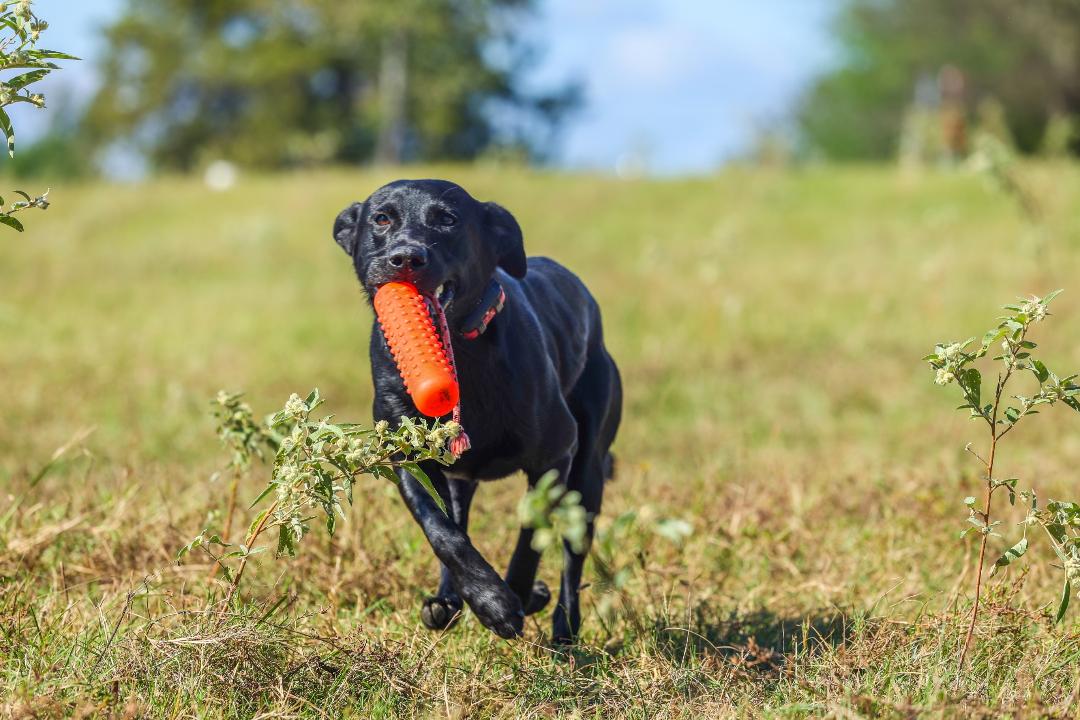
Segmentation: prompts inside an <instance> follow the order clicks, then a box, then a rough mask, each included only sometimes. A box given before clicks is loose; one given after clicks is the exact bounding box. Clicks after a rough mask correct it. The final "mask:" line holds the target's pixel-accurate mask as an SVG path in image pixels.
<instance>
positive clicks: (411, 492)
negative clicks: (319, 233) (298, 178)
mask: <svg viewBox="0 0 1080 720" xmlns="http://www.w3.org/2000/svg"><path fill="white" fill-rule="evenodd" d="M334 238H335V240H337V242H338V244H340V245H341V247H342V248H344V249H345V252H347V253H348V254H349V256H350V257H351V258H352V260H353V265H354V267H355V269H356V274H357V276H358V277H359V279H360V282H361V283H362V284H363V286H364V290H365V291H366V292H367V295H368V298H369V300H370V299H371V298H372V297H373V296H374V294H375V291H376V290H378V288H379V287H380V286H382V285H383V284H384V283H387V282H391V281H407V282H411V283H413V284H414V285H415V286H416V287H417V288H418V289H419V290H420V292H421V293H423V294H424V295H426V296H427V297H429V298H431V299H432V300H433V301H437V302H432V306H433V307H435V306H436V305H441V306H442V308H443V310H444V312H445V318H446V323H447V327H448V329H449V333H450V336H451V338H452V340H451V343H452V345H453V352H454V356H455V360H456V366H457V373H458V381H459V383H460V388H461V401H460V417H461V424H462V426H463V428H464V430H465V431H466V432H467V433H468V436H469V438H470V441H471V445H472V447H471V449H470V450H468V451H467V452H464V453H463V454H462V455H461V456H460V457H459V458H458V459H457V461H456V462H454V463H453V465H451V466H449V467H444V466H441V465H438V464H436V463H432V462H429V463H427V464H425V465H424V466H423V469H424V471H425V472H426V473H427V474H428V475H429V476H430V477H431V480H432V482H433V483H434V485H435V487H436V489H437V490H438V492H439V494H440V495H441V496H442V497H443V499H444V500H445V502H446V505H447V507H448V509H449V511H450V517H447V516H446V515H445V514H444V513H443V511H442V510H440V509H439V507H438V505H437V504H436V503H435V502H434V501H433V500H432V498H431V497H430V496H429V495H428V493H427V492H426V491H425V490H424V488H423V487H422V486H421V485H420V483H419V482H417V481H416V480H415V479H414V478H413V477H412V476H411V475H409V474H408V473H407V472H405V471H401V472H399V476H400V478H401V482H400V490H401V496H402V498H404V500H405V504H406V505H408V507H409V510H410V511H411V512H412V515H413V517H414V518H415V519H416V521H417V522H418V523H419V524H420V527H421V528H423V531H424V534H425V535H426V536H427V539H428V542H429V543H430V544H431V547H432V549H433V550H434V551H435V555H436V556H437V557H438V558H439V560H440V561H441V562H442V577H441V580H440V582H439V589H438V591H437V592H436V594H435V596H434V597H429V598H427V599H426V600H425V601H424V604H423V608H422V610H421V618H422V619H423V622H424V624H425V625H426V626H427V627H429V628H432V629H443V628H446V627H448V626H449V625H450V624H451V623H452V622H453V621H454V620H455V618H456V617H457V616H458V615H459V614H460V612H461V608H462V600H464V602H466V603H468V605H469V607H470V608H471V609H472V611H473V612H474V613H475V614H476V616H477V617H478V618H479V619H480V621H481V622H482V623H483V624H484V625H485V626H487V627H488V628H490V629H491V630H492V631H494V632H495V633H496V634H498V635H499V636H501V637H504V638H510V637H514V636H517V635H520V634H521V630H522V625H523V623H524V618H525V615H527V614H531V613H534V612H536V611H538V610H540V609H541V608H543V607H544V606H545V605H546V604H547V602H548V601H549V600H550V593H549V591H548V589H547V586H546V585H544V583H543V582H539V581H536V571H537V566H538V564H539V561H540V555H539V553H537V552H536V551H535V550H533V548H532V545H531V541H532V536H533V531H532V530H531V529H529V528H522V529H521V531H520V535H519V536H518V541H517V547H516V548H515V550H514V554H513V557H512V558H511V559H510V564H509V567H508V568H507V571H506V579H505V580H503V578H502V577H500V576H499V574H498V573H497V572H496V571H495V570H494V569H493V568H492V566H491V564H490V563H488V561H487V560H485V559H484V557H483V556H482V555H481V554H480V553H479V552H478V551H477V550H476V548H475V547H473V544H472V542H471V541H470V540H469V536H468V534H467V529H468V521H469V505H470V503H471V501H472V498H473V494H474V493H475V491H476V487H477V483H478V481H480V480H492V479H496V478H501V477H505V476H507V475H509V474H511V473H514V472H516V471H519V470H520V471H524V472H525V474H526V476H527V477H528V481H529V485H530V487H531V486H533V485H534V484H535V483H536V482H537V480H538V479H539V478H540V477H541V476H542V475H544V474H545V473H546V472H548V471H549V470H552V469H554V470H557V471H558V473H559V482H561V483H563V484H564V485H565V486H566V487H567V488H568V489H571V490H576V491H578V492H580V493H581V498H582V505H583V506H584V508H585V510H586V512H587V514H588V518H589V519H588V532H587V535H586V537H587V538H588V539H589V540H591V539H592V533H593V518H595V516H596V515H597V513H599V512H600V501H601V497H602V496H603V492H604V481H605V479H607V478H609V477H610V475H611V472H612V469H613V458H612V456H611V453H610V447H611V443H612V441H613V440H614V439H615V431H616V429H617V428H618V425H619V417H620V414H621V411H622V388H621V385H620V380H619V372H618V369H617V368H616V366H615V363H614V361H612V359H611V356H610V355H609V354H608V352H607V350H606V349H605V348H604V341H603V333H602V330H601V325H600V309H599V308H598V307H597V304H596V301H595V300H594V299H593V298H592V296H591V295H590V294H589V291H588V290H587V289H586V288H585V286H584V284H582V282H581V281H580V280H579V279H578V278H577V277H576V276H575V275H573V273H571V272H570V271H569V270H567V269H566V268H564V267H562V266H561V265H559V264H558V263H556V262H554V261H552V260H549V259H547V258H542V257H533V258H528V259H527V258H526V257H525V247H524V243H523V240H522V235H521V228H520V227H519V226H518V223H517V221H516V220H515V219H514V217H513V215H511V214H510V213H509V212H507V211H506V210H505V209H503V208H502V207H500V206H499V205H496V204H495V203H490V202H480V201H478V200H475V199H473V198H472V197H471V196H470V195H469V194H468V193H467V192H465V190H463V189H462V188H461V187H459V186H458V185H455V184H454V183H451V182H447V181H445V180H399V181H397V182H392V183H390V184H389V185H385V186H383V187H381V188H379V189H378V190H376V191H375V192H374V193H373V194H372V195H371V197H369V198H368V199H367V200H366V201H364V202H358V203H353V204H352V205H350V206H349V207H347V208H346V209H345V210H344V211H342V212H341V214H340V215H338V217H337V220H336V222H335V223H334ZM370 349H371V374H372V379H373V381H374V384H375V402H374V416H375V419H376V420H386V421H388V422H390V423H391V424H394V423H396V422H398V420H399V418H400V417H401V416H403V415H405V416H410V417H419V413H418V411H417V410H416V408H415V406H414V405H413V403H412V401H411V399H410V397H409V395H408V394H407V393H406V392H405V387H404V384H403V381H402V379H401V376H400V375H399V374H398V369H397V367H396V366H395V365H394V360H393V357H392V356H391V355H390V351H389V348H388V347H387V344H386V340H385V338H384V337H383V333H382V330H381V328H380V327H379V324H378V323H377V322H376V323H374V325H373V327H372V331H371V348H370ZM584 561H585V554H584V553H577V552H574V551H573V550H572V549H571V548H570V547H569V546H568V545H565V544H564V564H563V571H562V581H561V584H560V587H559V602H558V607H557V608H556V609H555V613H554V619H553V624H552V640H553V641H554V642H556V643H569V642H572V641H573V640H574V638H575V637H576V636H577V633H578V630H579V628H580V626H581V613H580V609H579V604H578V588H579V585H580V583H581V571H582V565H583V564H584Z"/></svg>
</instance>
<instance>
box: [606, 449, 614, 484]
mask: <svg viewBox="0 0 1080 720" xmlns="http://www.w3.org/2000/svg"><path fill="white" fill-rule="evenodd" d="M613 477H615V453H611V452H609V453H608V454H607V456H606V457H605V458H604V479H605V480H611V479H612V478H613Z"/></svg>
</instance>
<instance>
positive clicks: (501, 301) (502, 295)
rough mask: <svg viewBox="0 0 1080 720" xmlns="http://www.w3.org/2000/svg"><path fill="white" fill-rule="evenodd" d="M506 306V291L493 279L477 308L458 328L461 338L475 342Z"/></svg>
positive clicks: (485, 289) (481, 296)
mask: <svg viewBox="0 0 1080 720" xmlns="http://www.w3.org/2000/svg"><path fill="white" fill-rule="evenodd" d="M505 304H506V291H505V290H503V286H502V285H500V284H499V281H498V280H496V279H495V278H491V280H490V281H489V282H488V285H487V287H486V288H484V292H483V294H481V295H480V300H479V301H478V302H477V303H476V307H474V308H473V309H472V310H470V311H469V313H468V314H467V315H466V316H465V318H464V319H463V320H462V321H461V324H460V325H459V326H458V331H459V332H460V333H461V336H462V337H463V338H465V339H466V340H475V339H476V338H478V337H480V336H481V335H483V334H484V331H485V330H487V328H488V325H490V324H491V321H492V320H494V319H495V316H496V315H498V314H499V312H500V311H501V310H502V309H503V305H505Z"/></svg>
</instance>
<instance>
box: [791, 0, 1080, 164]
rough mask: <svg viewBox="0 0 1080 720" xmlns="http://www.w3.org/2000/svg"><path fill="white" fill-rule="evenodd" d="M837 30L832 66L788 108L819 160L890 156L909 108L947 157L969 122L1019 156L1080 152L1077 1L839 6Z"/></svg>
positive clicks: (919, 0)
mask: <svg viewBox="0 0 1080 720" xmlns="http://www.w3.org/2000/svg"><path fill="white" fill-rule="evenodd" d="M836 31H837V37H838V39H839V41H840V46H841V50H842V55H841V61H840V63H839V64H838V66H837V67H836V68H835V69H834V70H833V71H831V72H829V73H827V74H825V75H824V76H823V77H821V78H820V79H819V80H818V81H817V82H816V83H815V84H814V85H813V87H812V88H811V89H810V91H809V92H808V94H807V95H806V96H805V98H804V101H803V103H802V106H801V108H800V110H799V113H798V121H799V125H800V128H801V130H802V135H803V137H804V138H805V139H806V140H807V142H808V143H809V145H811V146H812V147H813V148H815V149H816V150H818V151H820V152H822V153H824V154H825V155H826V156H827V157H831V158H837V159H859V158H865V159H875V158H884V157H888V156H890V155H892V154H893V153H895V152H896V151H897V149H898V147H899V146H900V144H901V141H902V138H903V137H904V135H905V132H906V131H907V130H910V128H911V127H912V122H911V121H912V114H911V113H910V112H909V110H910V108H912V106H917V107H921V108H923V109H924V110H925V109H932V110H934V111H936V112H939V113H940V115H941V120H940V123H939V124H940V127H939V128H938V131H939V134H940V135H942V136H944V137H943V138H942V142H944V144H945V145H946V146H948V149H949V151H950V152H952V153H956V152H960V151H962V150H963V149H964V145H965V143H966V138H965V136H964V127H965V124H966V123H970V122H972V121H974V122H975V123H976V124H980V125H984V126H987V127H986V129H987V130H989V131H990V132H992V133H994V134H999V135H1000V134H1005V135H1007V137H1006V138H1002V139H1004V140H1006V141H1007V142H1010V143H1012V144H1014V145H1015V147H1016V148H1017V149H1019V150H1020V151H1022V152H1027V153H1032V152H1037V151H1039V150H1041V149H1047V150H1051V151H1054V150H1058V151H1063V150H1067V151H1071V152H1072V153H1074V154H1075V153H1076V152H1077V151H1078V150H1080V145H1078V142H1077V133H1076V127H1077V119H1078V117H1080V0H845V4H844V5H843V7H842V9H841V10H840V13H839V15H838V17H837V25H836Z"/></svg>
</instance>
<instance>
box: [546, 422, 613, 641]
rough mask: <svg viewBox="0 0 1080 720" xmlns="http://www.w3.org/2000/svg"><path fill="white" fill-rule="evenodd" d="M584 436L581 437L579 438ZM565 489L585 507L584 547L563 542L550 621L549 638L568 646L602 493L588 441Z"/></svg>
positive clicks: (601, 478)
mask: <svg viewBox="0 0 1080 720" xmlns="http://www.w3.org/2000/svg"><path fill="white" fill-rule="evenodd" d="M583 439H584V438H583ZM566 487H567V490H576V491H578V492H579V493H581V506H582V507H583V508H584V509H585V513H586V521H585V547H584V548H582V549H581V552H577V551H575V550H574V548H573V547H571V546H570V543H569V542H567V541H565V540H564V541H563V568H562V577H561V580H560V583H559V604H558V605H556V606H555V613H554V616H553V617H552V621H551V641H552V643H554V644H556V645H569V644H570V643H573V642H574V640H575V639H576V638H577V635H578V631H579V630H580V629H581V607H580V600H579V597H578V595H579V589H580V588H581V573H582V570H583V569H584V567H585V556H586V555H588V553H589V546H590V545H591V544H592V539H593V531H594V529H595V519H596V516H597V515H599V514H600V502H601V500H602V498H603V495H604V473H603V467H602V465H601V464H600V463H599V462H598V459H597V458H596V452H595V449H594V447H593V445H592V443H591V442H588V443H586V444H584V445H582V446H581V447H579V449H578V454H577V456H575V458H574V463H573V465H572V466H571V468H570V475H569V478H568V480H567V483H566Z"/></svg>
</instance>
